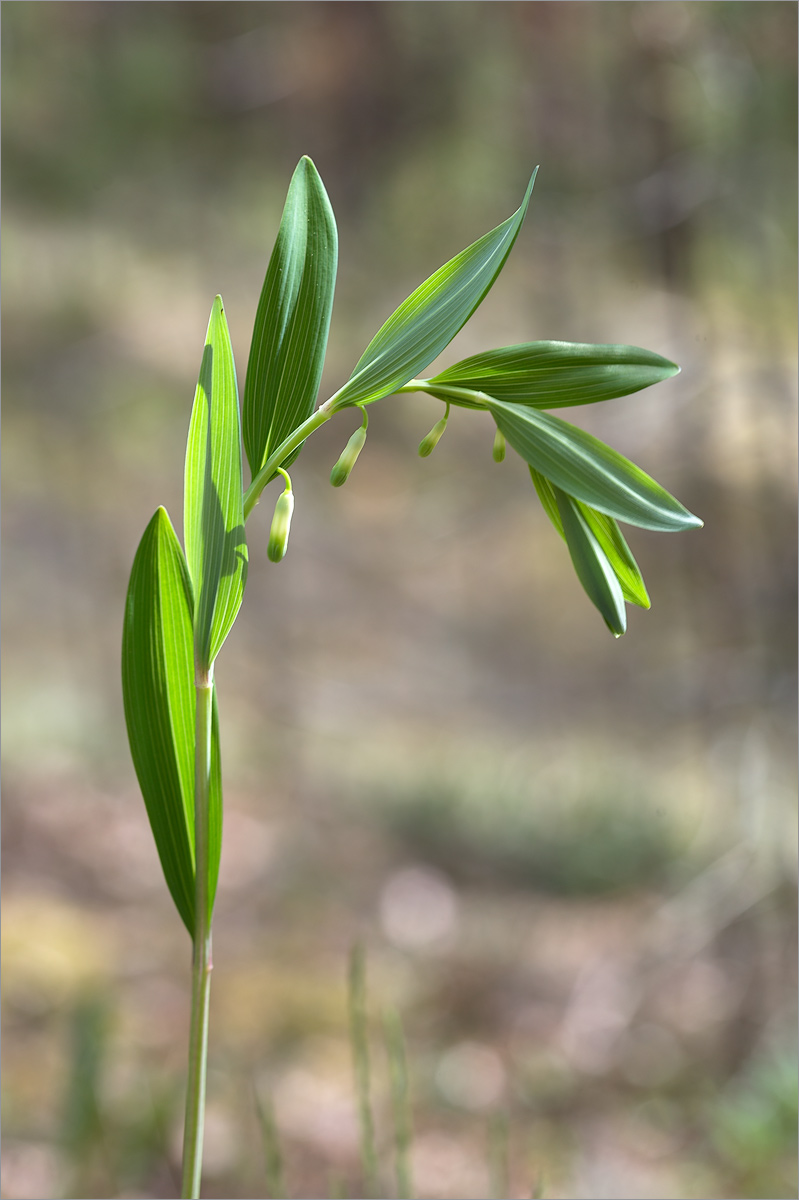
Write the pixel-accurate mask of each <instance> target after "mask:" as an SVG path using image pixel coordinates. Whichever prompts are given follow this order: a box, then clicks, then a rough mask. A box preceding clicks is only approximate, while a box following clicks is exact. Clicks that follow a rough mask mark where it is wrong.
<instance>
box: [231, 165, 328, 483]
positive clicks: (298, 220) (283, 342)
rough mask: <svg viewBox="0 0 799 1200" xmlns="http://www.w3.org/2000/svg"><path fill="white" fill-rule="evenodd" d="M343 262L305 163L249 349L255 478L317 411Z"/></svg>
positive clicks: (250, 455) (250, 452)
mask: <svg viewBox="0 0 799 1200" xmlns="http://www.w3.org/2000/svg"><path fill="white" fill-rule="evenodd" d="M337 261H338V234H337V232H336V221H335V217H334V216H333V210H332V208H331V207H330V201H329V199H328V196H327V192H326V191H325V187H324V184H323V183H322V180H321V179H320V178H319V173H318V172H317V170H316V167H315V166H314V164H313V163H312V162H311V160H310V158H307V157H303V158H301V159H300V161H299V163H298V165H297V168H296V170H295V172H294V175H293V176H292V180H291V184H290V186H289V190H288V195H287V197H286V204H285V207H284V209H283V219H282V220H281V222H280V229H279V230H278V235H277V240H276V241H275V247H274V250H273V251H272V257H271V258H270V260H269V266H268V268H267V272H266V278H265V280H264V286H263V290H262V292H261V298H260V300H259V302H258V311H257V313H256V315H255V325H254V327H253V333H252V342H251V344H250V358H249V362H248V364H247V379H246V381H245V384H244V402H243V416H242V425H243V433H244V448H245V450H246V451H247V460H248V462H249V464H250V470H251V472H252V474H253V476H255V475H257V474H258V472H259V471H260V469H261V467H262V466H263V465H264V463H265V462H266V460H267V458H268V457H269V455H270V454H271V452H272V451H273V450H275V449H276V448H277V447H278V446H279V445H280V443H281V442H282V441H284V440H285V438H287V437H288V435H289V434H290V433H292V432H293V431H294V430H295V429H296V428H297V426H298V425H301V424H302V422H303V421H304V420H305V419H306V418H307V417H309V416H310V415H311V412H312V411H313V406H314V402H315V400H316V395H317V392H318V391H319V381H320V379H321V377H322V367H323V364H324V360H325V349H326V347H327V335H328V329H329V326H330V313H331V311H332V308H333V291H334V288H335V283H336V266H337ZM298 454H299V450H296V451H295V452H294V453H293V454H292V455H291V456H290V457H289V458H287V459H286V462H285V463H282V464H281V465H282V466H284V467H286V466H288V465H290V463H292V462H293V461H294V459H295V458H296V457H297V455H298Z"/></svg>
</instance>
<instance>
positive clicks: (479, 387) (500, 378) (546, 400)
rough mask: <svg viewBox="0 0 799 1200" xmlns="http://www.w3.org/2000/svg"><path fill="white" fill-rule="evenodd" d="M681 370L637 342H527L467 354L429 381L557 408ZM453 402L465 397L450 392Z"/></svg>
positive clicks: (625, 391)
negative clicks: (632, 344)
mask: <svg viewBox="0 0 799 1200" xmlns="http://www.w3.org/2000/svg"><path fill="white" fill-rule="evenodd" d="M679 369H680V368H679V367H678V366H677V365H676V364H675V363H673V362H669V360H668V359H667V358H661V356H660V355H659V354H653V353H652V351H651V350H641V349H640V348H639V347H638V346H590V345H584V344H583V343H580V342H526V343H524V344H523V345H520V346H503V347H502V349H500V350H489V351H487V352H486V353H485V354H475V355H473V357H471V358H465V359H463V361H462V362H459V363H455V364H454V365H453V366H451V367H447V369H446V370H445V371H441V372H440V374H438V375H435V376H434V377H433V378H432V379H431V380H430V381H429V382H430V384H431V386H433V387H434V386H435V385H436V384H439V385H448V386H450V387H459V388H469V389H471V390H474V391H478V392H487V393H488V394H489V395H490V396H493V397H494V398H495V399H497V400H502V401H505V402H506V403H512V404H531V405H533V406H534V407H536V408H560V407H564V406H566V405H572V404H596V403H597V402H598V401H600V400H612V399H614V398H615V397H617V396H628V395H629V394H630V393H631V392H638V391H640V390H641V389H642V388H646V387H649V386H650V385H651V384H653V383H659V382H660V381H661V380H662V379H668V378H669V377H670V376H671V375H676V374H677V373H678V372H679ZM452 403H453V404H458V403H461V404H462V403H463V401H459V400H458V399H457V398H456V397H453V398H452ZM473 406H474V405H473V404H469V403H467V404H466V407H473Z"/></svg>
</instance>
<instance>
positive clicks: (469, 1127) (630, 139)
mask: <svg viewBox="0 0 799 1200" xmlns="http://www.w3.org/2000/svg"><path fill="white" fill-rule="evenodd" d="M2 19H3V28H2V34H3V38H2V120H3V126H2V129H3V142H2V166H3V185H4V186H3V258H2V288H3V352H4V353H3V363H2V381H3V400H4V404H3V448H2V468H3V500H4V504H3V565H4V568H5V570H4V579H3V600H4V603H3V634H4V640H3V648H4V656H3V678H2V685H3V700H4V702H5V703H4V718H5V719H4V729H3V734H4V737H3V782H4V784H5V790H4V805H3V868H4V882H3V900H4V904H3V968H4V969H3V1032H4V1035H5V1036H4V1053H3V1135H4V1136H3V1142H4V1145H3V1183H2V1189H3V1190H2V1194H3V1196H5V1197H15V1198H18V1200H21V1198H24V1197H38V1198H43V1197H64V1196H73V1197H89V1196H118V1197H124V1196H130V1197H134V1196H135V1197H165V1196H172V1195H177V1194H178V1191H179V1152H180V1136H181V1126H182V1094H183V1093H182V1088H183V1078H184V1060H185V1051H186V1042H187V1029H188V1009H189V956H190V947H189V944H188V940H187V937H186V934H185V932H184V930H183V927H182V926H181V924H180V921H179V919H178V917H177V916H176V914H175V912H174V910H173V908H172V906H171V901H170V900H169V897H168V894H167V891H166V888H165V886H164V884H163V881H162V878H161V875H160V868H159V865H158V861H157V858H156V854H155V850H154V847H153V844H152V839H151V835H150V831H149V827H148V825H147V822H146V817H145V812H144V806H143V803H142V801H141V797H140V794H139V791H138V786H137V783H136V779H135V776H134V772H133V768H132V765H131V763H130V759H129V753H128V748H127V740H126V734H125V727H124V720H123V714H122V703H121V695H120V681H119V650H120V637H121V624H122V612H123V605H124V598H125V591H126V587H127V579H128V573H129V570H130V565H131V562H132V558H133V554H134V552H135V549H136V546H137V544H138V540H139V538H140V536H141V533H142V531H143V529H144V527H145V525H146V523H147V522H148V520H149V519H150V517H151V515H152V513H153V511H154V509H155V508H156V506H157V505H159V504H164V505H166V507H167V508H168V510H169V512H170V514H171V516H172V519H173V521H174V523H175V525H176V528H177V529H178V532H181V530H182V472H183V453H184V446H185V437H186V431H187V427H188V419H189V412H190V407H191V403H192V399H193V395H194V387H195V383H196V378H197V372H198V370H199V363H200V357H201V353H202V345H203V339H204V335H205V328H206V323H207V320H208V313H209V311H210V307H211V303H212V300H213V297H214V295H215V294H216V293H217V292H221V293H222V295H223V297H224V300H225V304H226V308H227V313H228V318H229V322H230V326H231V331H232V337H233V345H234V350H235V353H236V359H237V363H238V370H239V380H240V384H241V383H242V382H243V377H244V371H245V367H246V361H247V353H248V347H249V336H250V331H251V326H252V319H253V316H254V312H255V306H256V302H257V299H258V295H259V291H260V287H261V283H262V280H263V276H264V272H265V269H266V264H267V262H268V258H269V254H270V252H271V247H272V243H273V239H274V236H275V233H276V231H277V226H278V223H279V219H280V212H281V209H282V204H283V200H284V198H285V192H286V189H287V186H288V182H289V179H290V175H291V172H292V170H293V168H294V166H295V164H296V162H297V160H298V158H299V157H300V155H302V154H309V155H310V156H311V157H312V158H313V159H314V161H315V162H316V165H317V167H318V168H319V171H320V172H321V175H322V178H323V179H324V181H325V183H326V186H327V188H328V191H329V194H330V198H331V201H332V204H333V207H334V210H335V212H336V215H337V219H338V224H339V234H340V270H339V277H338V285H337V294H336V305H335V309H334V314H333V323H332V329H331V341H330V351H329V355H328V360H327V365H326V369H325V377H324V381H323V385H322V397H321V398H324V397H325V396H326V395H329V394H330V392H331V391H333V390H335V388H337V387H338V386H339V385H340V384H341V383H342V382H343V381H344V380H345V379H346V378H347V376H348V375H349V372H350V371H351V369H352V366H353V364H354V363H355V361H356V360H357V358H358V357H359V355H360V353H361V351H362V350H363V348H364V346H365V344H366V343H367V341H368V340H369V339H370V338H371V336H372V334H373V333H374V332H375V331H376V329H377V327H378V326H379V324H380V323H381V322H382V321H383V320H384V319H385V317H386V316H387V315H388V314H389V313H390V312H391V311H392V309H393V308H394V307H395V306H396V304H397V303H399V302H400V301H401V300H402V299H403V298H404V297H405V296H406V295H407V294H408V293H409V292H410V291H411V290H412V289H413V288H414V287H415V286H416V285H417V284H418V283H419V282H420V281H421V280H422V279H424V278H425V277H426V276H427V275H429V274H430V273H431V272H432V271H433V270H435V269H436V268H437V267H438V266H439V265H440V264H441V263H443V262H444V261H445V260H447V259H448V258H450V257H451V256H452V255H453V254H455V253H457V252H458V251H459V250H461V249H462V248H463V247H464V246H466V245H467V244H468V243H469V242H471V241H473V240H474V239H475V238H477V237H478V236H480V235H481V234H482V233H484V232H486V231H487V230H488V229H490V228H492V227H493V226H495V225H496V224H498V223H499V222H500V221H501V220H503V219H504V218H505V217H507V216H508V215H509V214H510V213H511V212H512V211H513V210H514V209H515V208H516V207H517V205H518V203H519V201H520V199H521V197H522V194H523V192H524V187H525V185H526V182H527V179H528V177H529V174H530V171H531V169H532V167H533V166H534V165H535V164H536V163H540V171H539V175H538V181H537V183H536V188H535V192H534V194H533V198H532V202H531V205H530V210H529V214H528V217H527V221H526V223H525V226H524V228H523V230H522V233H521V235H520V237H519V240H518V242H517V244H516V247H515V249H514V252H513V254H512V256H511V258H510V260H509V262H508V264H507V266H506V268H505V270H504V272H503V274H502V275H501V276H500V278H499V280H498V282H497V284H496V286H495V288H494V290H493V291H492V293H491V294H490V296H489V297H488V299H487V300H486V301H485V303H484V304H483V306H482V307H481V308H480V309H479V310H478V312H477V314H476V315H475V317H474V318H473V319H472V320H471V322H470V323H469V324H468V326H467V327H466V329H465V330H464V331H463V332H462V333H461V334H460V335H459V336H458V338H457V339H456V340H455V342H454V343H453V344H452V345H451V346H450V347H449V348H448V349H447V351H446V352H445V354H444V355H442V357H441V359H440V360H439V366H444V365H446V364H447V363H451V362H454V361H456V360H457V359H458V358H461V357H464V356H465V355H467V354H470V353H475V352H477V351H478V350H481V349H487V348H489V347H491V346H497V345H504V344H509V343H513V342H520V341H526V340H534V339H540V338H557V339H564V340H571V341H595V342H628V343H633V344H636V345H641V346H645V347H647V348H649V349H652V350H655V351H657V352H659V353H662V354H665V355H666V356H668V357H670V358H672V359H674V360H676V361H677V362H679V363H680V364H681V366H682V374H681V375H679V376H678V377H677V378H675V379H672V380H669V381H668V382H666V383H663V384H661V385H659V386H658V387H656V388H653V389H650V390H648V391H646V392H643V393H640V394H639V395H636V396H631V397H628V398H626V399H621V400H617V401H613V402H611V403H609V404H607V405H604V406H597V407H594V408H588V409H572V410H570V411H569V412H568V414H564V415H567V416H568V418H569V419H573V420H574V421H575V422H577V423H578V424H580V425H582V426H583V427H584V428H586V429H590V430H591V431H592V432H594V433H596V434H598V435H599V436H601V437H603V438H606V439H607V440H608V441H610V442H611V444H612V445H614V446H615V447H617V448H618V449H619V450H620V451H621V452H622V453H624V454H626V455H627V456H629V457H631V458H632V459H633V460H634V461H636V462H638V463H640V465H641V466H642V467H643V468H644V469H645V470H647V471H649V472H650V473H651V474H653V475H654V476H655V477H656V478H657V479H659V480H660V481H661V482H662V483H663V484H664V486H666V487H667V488H668V489H669V490H670V491H672V492H674V493H675V494H676V495H677V496H678V497H679V498H680V500H681V501H683V503H684V504H686V505H687V507H688V508H690V509H691V510H692V511H693V512H696V513H698V514H699V515H700V516H701V517H702V518H703V519H704V521H705V528H704V529H703V530H701V531H699V532H695V533H689V534H682V535H679V536H666V535H655V534H651V533H647V532H646V531H643V530H631V531H630V537H629V540H630V542H631V547H632V550H633V552H634V554H635V555H636V557H637V559H638V561H639V564H640V565H641V568H642V570H643V572H644V575H645V578H646V580H647V583H648V586H649V591H650V594H651V596H652V610H651V612H648V613H646V612H642V611H641V610H638V609H633V610H631V611H630V612H629V622H630V625H629V631H628V633H627V635H626V636H625V637H624V638H622V639H621V640H620V641H615V640H614V639H613V638H612V637H611V636H610V634H609V633H608V632H607V631H606V629H605V627H604V625H603V623H602V621H601V619H600V618H599V616H598V615H597V613H596V612H595V611H594V609H593V608H592V607H591V605H590V603H589V602H588V600H587V599H586V597H585V596H584V594H583V593H582V590H581V589H580V587H579V585H578V583H577V581H576V579H575V577H574V574H573V571H572V568H571V565H570V562H569V560H568V555H567V553H566V550H565V548H564V546H563V544H562V543H561V541H560V539H559V538H558V537H557V536H556V534H555V533H554V531H553V530H552V529H551V527H550V526H549V524H548V521H547V519H546V517H545V516H544V514H543V512H542V511H541V509H540V506H539V505H538V503H537V500H536V498H535V495H534V493H533V489H532V487H531V486H530V480H529V477H528V475H527V472H526V469H525V468H524V467H523V465H522V463H521V462H520V461H519V460H518V459H516V460H515V461H514V459H515V456H513V455H510V456H509V458H508V460H507V461H506V462H505V464H504V465H503V466H501V467H500V466H497V465H495V464H494V463H493V461H492V457H491V443H492V430H491V427H490V421H489V420H488V419H487V418H486V417H485V416H484V414H481V413H475V412H466V411H462V410H458V411H453V413H452V418H451V421H450V427H449V430H448V433H447V436H446V437H445V438H444V439H443V440H442V442H441V443H440V444H439V446H438V448H437V449H436V451H435V454H434V455H433V457H432V458H430V459H425V460H421V459H419V458H418V457H417V454H416V447H417V445H418V442H419V440H420V439H421V437H422V436H423V435H424V434H425V433H426V432H427V431H428V429H429V428H430V426H431V425H432V424H433V422H434V421H435V420H437V419H438V416H439V415H440V413H439V406H438V405H437V404H436V403H435V402H432V401H430V400H429V399H425V398H423V397H409V396H403V397H396V398H394V399H390V400H386V401H384V402H382V403H381V404H379V405H377V406H375V408H373V409H372V410H371V422H370V427H369V441H368V444H367V447H366V450H365V452H364V454H363V455H362V457H361V459H360V461H359V463H358V465H357V468H356V470H355V471H354V473H353V475H352V476H351V478H350V480H349V481H348V483H347V485H346V487H344V488H342V489H341V490H336V491H334V490H332V489H331V488H330V486H329V483H328V481H327V480H328V473H329V470H330V467H331V466H332V464H333V463H334V462H335V461H336V458H337V457H338V454H339V452H340V450H341V448H342V447H343V445H344V443H345V441H346V439H347V437H348V436H349V434H350V433H351V432H352V430H353V429H354V428H355V426H356V424H357V422H356V421H355V419H354V418H353V417H352V415H351V414H346V413H344V414H342V415H341V417H340V418H337V419H336V420H335V421H332V422H330V423H329V424H328V425H326V426H325V427H324V428H323V429H322V430H321V431H320V432H319V433H318V434H317V435H316V436H315V437H314V438H313V439H312V441H311V442H310V443H309V444H308V446H307V447H306V449H305V450H304V452H303V454H302V456H301V458H300V459H299V460H298V462H297V463H296V465H295V467H294V468H293V471H292V475H293V480H294V489H295V492H296V496H297V508H296V512H295V516H294V523H293V529H292V540H291V547H290V553H289V555H288V557H287V558H286V560H285V561H284V563H283V564H282V565H280V567H279V568H276V567H275V566H274V565H272V564H270V563H269V562H268V560H267V558H266V553H265V551H266V541H267V538H268V528H269V521H270V515H271V509H272V502H273V499H274V495H273V494H272V493H273V491H274V494H275V495H276V492H277V489H276V485H272V487H271V488H270V489H269V492H267V493H266V495H265V497H264V500H263V502H262V504H261V506H260V508H259V509H258V510H257V511H256V512H255V513H254V514H253V518H252V520H251V522H250V524H249V527H248V539H249V543H250V559H251V567H250V576H249V582H248V586H247V594H246V597H245V603H244V606H243V609H242V612H241V615H240V617H239V619H238V621H237V624H236V627H235V629H234V630H233V632H232V634H231V636H230V638H229V641H228V643H227V644H226V646H225V649H224V652H223V653H222V655H221V656H220V659H219V662H218V665H217V679H218V685H219V702H220V714H221V736H222V754H223V762H224V770H225V805H226V809H225V835H224V848H223V855H222V868H221V879H220V889H219V896H218V902H217V913H216V922H215V930H216V932H215V966H216V970H215V972H214V980H213V989H212V1016H211V1038H210V1067H209V1094H208V1127H207V1137H206V1146H207V1150H206V1168H205V1177H204V1194H205V1195H207V1196H209V1197H210V1196H219V1197H223V1196H224V1197H249V1196H265V1195H267V1194H268V1192H267V1190H266V1189H267V1184H266V1174H265V1162H264V1145H263V1142H262V1138H261V1135H260V1132H259V1125H258V1119H257V1114H256V1105H255V1102H254V1094H253V1089H254V1088H256V1089H257V1090H258V1092H259V1094H260V1095H261V1096H262V1097H263V1098H264V1099H265V1100H266V1099H269V1100H271V1103H272V1105H273V1108H274V1114H275V1123H276V1127H277V1132H278V1137H279V1140H280V1145H281V1147H282V1152H283V1157H284V1165H285V1174H286V1179H287V1188H288V1193H287V1194H288V1195H291V1196H295V1197H310V1196H332V1195H341V1196H344V1195H350V1196H361V1195H362V1194H363V1193H362V1191H361V1190H360V1189H361V1187H362V1182H361V1180H360V1176H359V1167H358V1147H357V1123H356V1116H355V1108H354V1102H353V1084H352V1068H351V1051H350V1043H349V1036H348V1028H347V1012H346V977H347V957H348V953H349V949H350V947H351V945H352V944H353V943H354V942H355V941H360V942H361V943H362V944H363V946H364V948H365V951H366V956H367V970H368V988H369V1013H370V1019H371V1021H372V1028H371V1032H372V1052H373V1056H372V1076H373V1088H374V1103H375V1112H376V1122H377V1130H378V1138H379V1144H380V1155H381V1164H382V1168H383V1172H384V1176H385V1177H384V1179H383V1184H382V1186H383V1188H384V1191H383V1194H384V1195H395V1194H396V1193H395V1191H394V1190H392V1189H393V1188H394V1183H393V1181H392V1173H391V1172H392V1153H391V1138H392V1133H391V1129H392V1121H391V1113H390V1104H389V1087H388V1068H387V1063H386V1055H385V1049H384V1043H383V1033H382V1015H383V1013H384V1012H386V1011H389V1010H396V1011H397V1012H398V1013H399V1014H400V1016H401V1019H402V1023H403V1026H404V1029H405V1036H406V1039H407V1054H408V1063H409V1071H410V1078H411V1098H412V1109H413V1125H414V1142H413V1171H414V1180H415V1183H414V1186H415V1194H416V1195H418V1196H424V1197H460V1198H461V1200H463V1198H467V1197H475V1198H480V1197H483V1198H485V1197H487V1196H489V1195H490V1196H506V1195H507V1196H516V1197H522V1196H531V1195H543V1196H547V1197H616V1198H620V1197H672V1198H674V1197H709V1196H719V1195H724V1196H730V1197H765V1196H768V1197H783V1196H791V1195H795V1194H796V1192H795V1189H796V1167H795V1148H796V1147H795V1143H796V1066H795V1063H796V1047H795V1032H794V1031H795V1008H796V1006H795V984H796V968H795V957H796V956H795V946H796V929H795V925H796V922H795V915H794V914H795V867H796V863H795V859H796V852H795V848H796V833H795V789H796V778H795V744H794V743H795V733H794V731H795V718H796V712H795V699H794V697H795V661H796V657H795V632H796V619H795V579H796V562H795V544H796V539H795V519H794V518H795V507H796V496H795V492H796V487H795V481H796V470H795V445H796V324H797V313H796V255H797V248H796V167H797V164H796V110H797V83H796V40H797V29H796V23H797V12H796V6H795V5H793V4H788V3H781V2H778V3H770V2H765V3H747V2H743V3H715V2H714V3H682V2H679V0H675V2H668V3H661V2H646V3H618V2H614V0H611V2H610V3H602V4H600V3H581V4H578V3H554V2H553V3H526V2H518V3H504V2H502V0H499V2H494V3H483V2H474V3H461V2H454V3H417V2H408V3H393V2H390V3H371V2H366V3H314V2H309V3H302V4H292V3H159V4H149V3H124V2H122V3H103V2H100V3H82V2H80V3H78V2H75V0H72V2H67V3H28V2H19V3H13V4H12V3H6V4H3V6H2Z"/></svg>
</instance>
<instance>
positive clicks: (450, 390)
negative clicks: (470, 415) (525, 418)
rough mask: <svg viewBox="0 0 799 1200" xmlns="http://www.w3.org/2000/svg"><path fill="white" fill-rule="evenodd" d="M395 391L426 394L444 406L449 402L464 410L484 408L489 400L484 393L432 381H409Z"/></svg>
mask: <svg viewBox="0 0 799 1200" xmlns="http://www.w3.org/2000/svg"><path fill="white" fill-rule="evenodd" d="M396 391H397V393H398V394H401V393H402V392H426V393H427V395H428V396H434V397H435V398H436V400H441V401H443V403H445V404H446V402H447V401H448V400H451V401H452V403H453V404H461V405H463V406H464V407H466V408H486V407H487V403H486V402H487V401H488V400H490V398H491V397H490V396H487V395H486V394H485V392H478V391H475V389H474V388H462V387H451V386H450V384H448V383H436V382H435V381H434V380H432V379H411V380H409V381H408V383H405V384H403V385H402V387H398V388H397V389H396Z"/></svg>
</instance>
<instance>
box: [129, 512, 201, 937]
mask: <svg viewBox="0 0 799 1200" xmlns="http://www.w3.org/2000/svg"><path fill="white" fill-rule="evenodd" d="M122 696H123V700H124V705H125V721H126V723H127V728H128V738H129V741H130V750H131V756H132V758H133V765H134V767H135V768H136V775H137V777H138V780H139V785H140V787H141V790H142V795H143V797H144V803H145V807H146V809H147V816H148V817H149V820H150V826H151V828H152V831H153V836H154V838H155V845H156V849H157V850H158V857H159V858H160V860H161V866H162V868H163V872H164V877H165V879H166V882H167V886H168V888H169V891H170V893H171V895H172V899H173V900H174V902H175V905H176V907H177V910H178V912H179V913H180V916H181V918H182V920H183V923H184V924H185V926H186V928H187V929H188V931H189V933H190V934H191V935H192V937H193V936H194V740H195V730H194V723H195V705H196V693H195V688H194V651H193V633H192V593H191V582H190V579H189V572H188V567H187V566H186V560H185V558H184V555H183V550H182V549H181V546H180V543H179V541H178V539H177V537H176V536H175V532H174V530H173V528H172V525H171V522H170V520H169V517H168V515H167V513H166V511H165V509H163V508H159V509H158V510H157V511H156V513H155V515H154V517H153V519H152V520H151V521H150V524H149V525H148V526H147V528H146V530H145V531H144V535H143V537H142V539H141V542H140V543H139V548H138V550H137V551H136V556H135V558H134V560H133V567H132V570H131V574H130V583H129V586H128V596H127V603H126V606H125V621H124V628H123V634H122ZM209 826H210V829H209V863H210V877H209V903H210V905H211V906H213V898H214V894H215V891H216V882H217V877H218V873H219V858H220V852H221V843H222V776H221V769H220V762H219V722H218V717H217V715H216V702H215V700H214V718H213V725H212V742H211V790H210V822H209Z"/></svg>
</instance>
